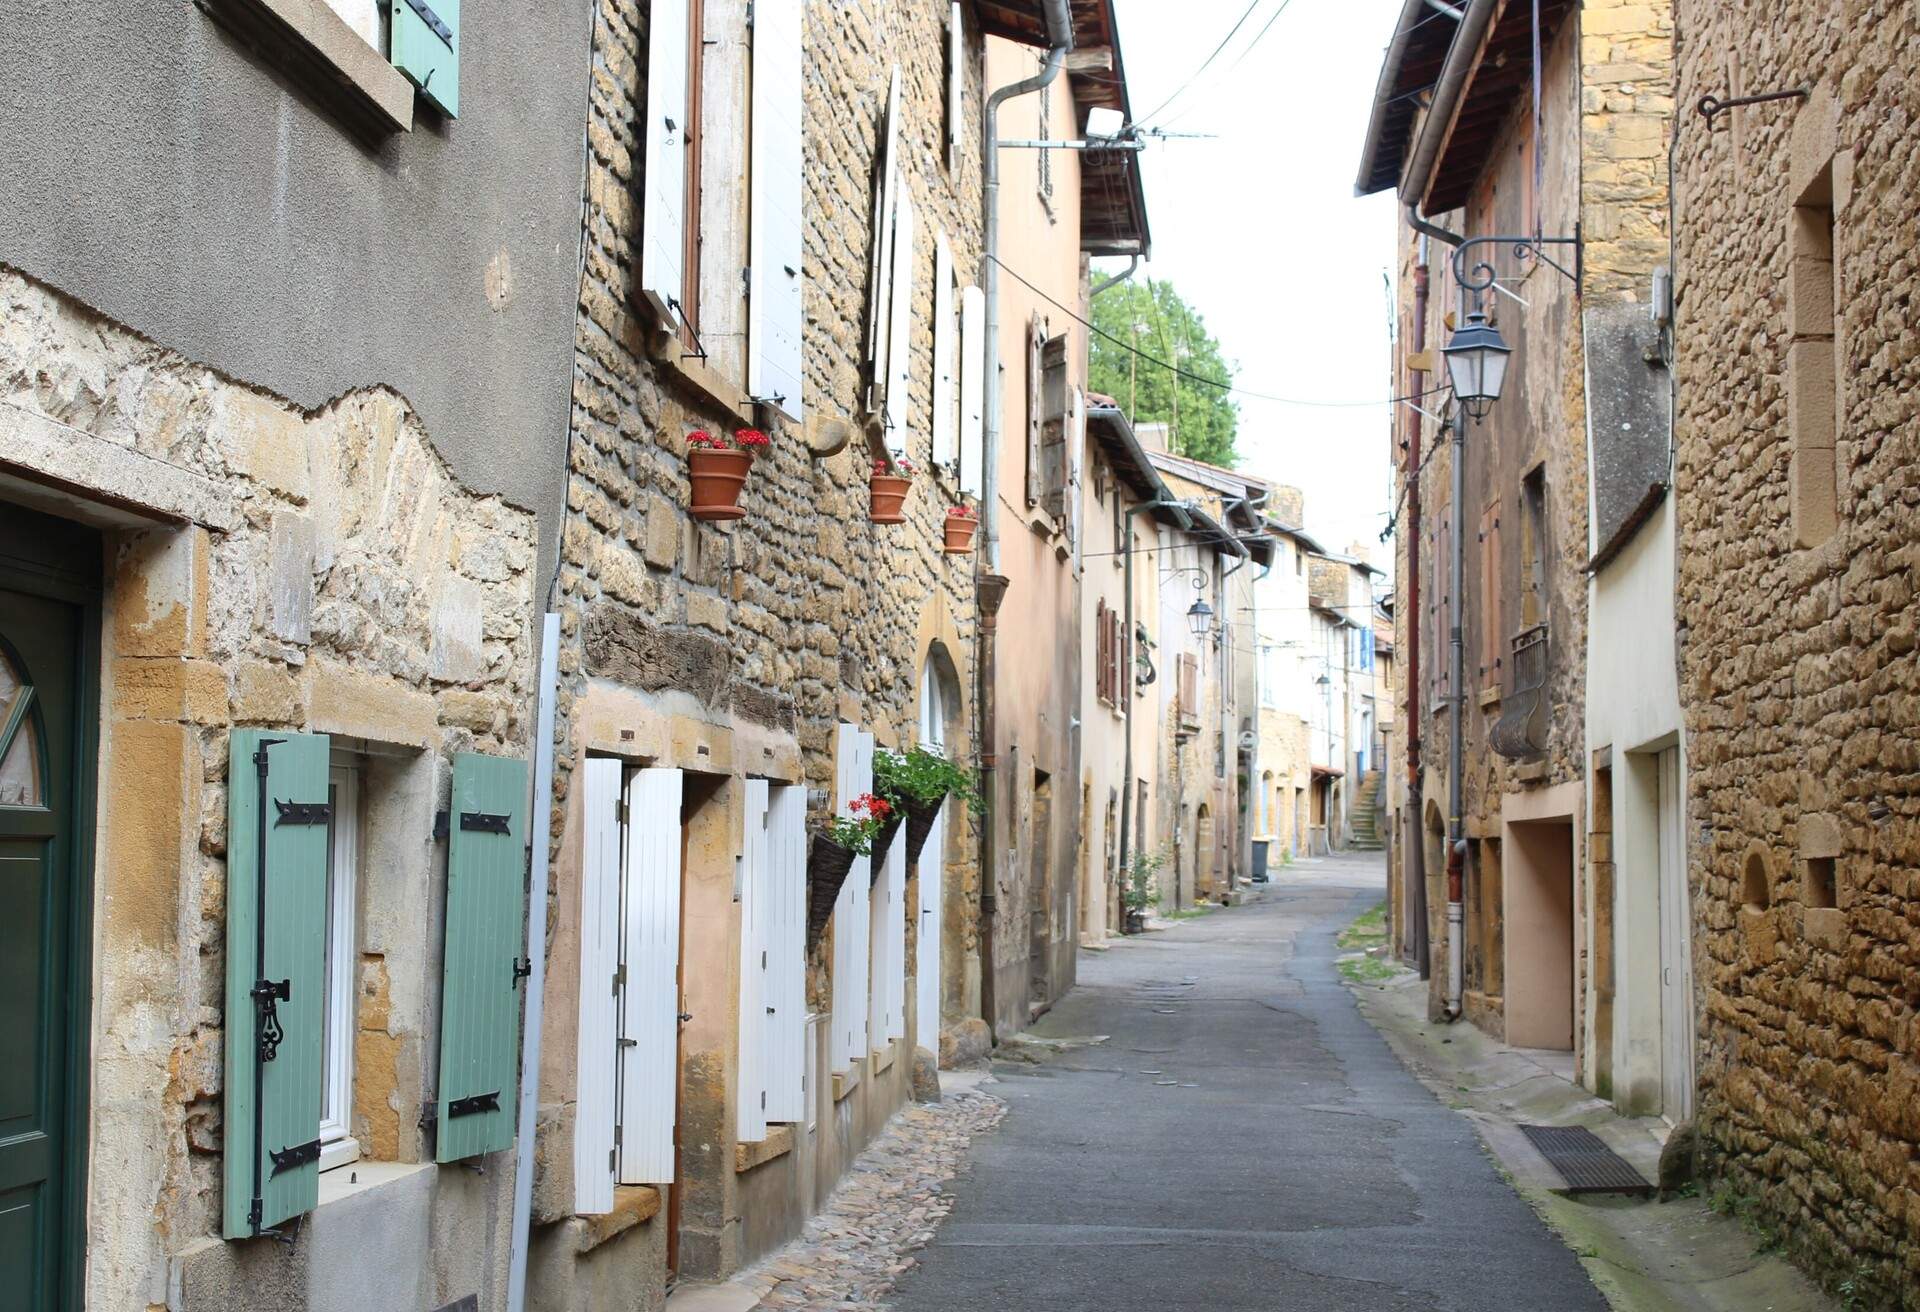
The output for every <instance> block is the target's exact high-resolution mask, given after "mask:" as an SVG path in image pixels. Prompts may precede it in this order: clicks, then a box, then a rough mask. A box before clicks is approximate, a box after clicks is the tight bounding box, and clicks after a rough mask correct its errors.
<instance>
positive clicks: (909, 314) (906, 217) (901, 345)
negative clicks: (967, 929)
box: [862, 193, 913, 791]
mask: <svg viewBox="0 0 1920 1312" xmlns="http://www.w3.org/2000/svg"><path fill="white" fill-rule="evenodd" d="M887 331H888V333H889V334H890V336H891V337H892V339H893V340H892V343H891V344H890V345H889V346H888V347H887V368H888V371H889V374H890V378H889V381H888V383H887V445H888V446H890V447H892V448H893V449H894V450H895V451H896V452H900V453H903V454H904V453H905V452H906V450H907V424H908V421H909V419H910V418H911V416H910V414H909V413H908V404H909V402H910V400H911V399H912V396H913V202H912V201H911V200H909V199H908V198H907V196H906V195H905V194H904V193H902V194H901V196H900V197H899V198H898V200H897V201H896V202H895V206H894V211H893V309H892V310H890V311H889V312H888V315H887ZM862 791H865V790H864V789H863V790H862Z"/></svg>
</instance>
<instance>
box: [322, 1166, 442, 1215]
mask: <svg viewBox="0 0 1920 1312" xmlns="http://www.w3.org/2000/svg"><path fill="white" fill-rule="evenodd" d="M434 1169H435V1167H434V1164H433V1163H432V1162H369V1161H358V1162H351V1163H347V1164H345V1165H341V1166H337V1167H335V1168H334V1169H333V1170H331V1171H322V1172H321V1173H320V1200H319V1202H317V1203H316V1204H315V1205H314V1206H315V1207H316V1208H321V1207H325V1206H327V1205H328V1204H329V1203H338V1202H342V1201H344V1200H346V1199H348V1198H357V1197H359V1196H360V1195H361V1194H364V1193H369V1192H371V1191H373V1190H375V1189H380V1188H383V1187H385V1186H386V1185H390V1184H393V1183H395V1182H396V1181H399V1180H404V1179H406V1178H407V1177H408V1176H413V1175H418V1174H420V1172H422V1171H431V1170H434Z"/></svg>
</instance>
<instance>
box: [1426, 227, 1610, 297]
mask: <svg viewBox="0 0 1920 1312" xmlns="http://www.w3.org/2000/svg"><path fill="white" fill-rule="evenodd" d="M1476 246H1511V247H1512V248H1513V255H1514V258H1515V259H1519V260H1538V261H1540V262H1541V263H1542V264H1544V265H1546V266H1547V267H1548V268H1550V269H1552V270H1553V271H1554V272H1556V273H1558V274H1560V275H1561V276H1562V277H1564V278H1566V279H1567V280H1569V281H1570V282H1572V283H1573V286H1574V291H1575V294H1578V292H1579V290H1580V278H1581V274H1582V273H1583V272H1584V271H1585V270H1584V268H1583V266H1582V254H1583V252H1584V251H1585V249H1586V248H1585V246H1584V245H1583V244H1582V243H1581V240H1580V225H1579V224H1577V223H1576V224H1574V225H1573V235H1572V236H1571V237H1529V236H1526V235H1524V234H1523V235H1520V236H1509V237H1469V238H1467V239H1466V240H1465V241H1463V242H1461V243H1460V244H1459V245H1458V246H1456V247H1454V251H1453V280H1454V281H1455V282H1456V283H1458V284H1460V286H1461V288H1462V289H1463V290H1466V291H1470V292H1484V291H1487V290H1489V289H1490V288H1492V286H1493V285H1494V283H1495V282H1496V281H1498V279H1499V273H1498V271H1497V270H1496V269H1495V268H1494V267H1493V265H1492V264H1490V263H1488V262H1487V261H1486V260H1475V261H1473V262H1472V263H1471V264H1469V263H1468V257H1467V253H1468V252H1469V251H1471V250H1472V249H1473V248H1474V247H1476ZM1547 246H1571V247H1573V267H1572V268H1571V269H1569V268H1568V267H1567V266H1566V265H1564V264H1561V263H1560V262H1559V261H1558V260H1556V259H1554V258H1553V257H1552V256H1550V255H1548V254H1547V253H1546V251H1545V250H1544V249H1543V248H1544V247H1547Z"/></svg>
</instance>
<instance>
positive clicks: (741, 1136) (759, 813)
mask: <svg viewBox="0 0 1920 1312" xmlns="http://www.w3.org/2000/svg"><path fill="white" fill-rule="evenodd" d="M741 803H742V805H741V815H740V858H739V859H740V878H739V887H740V1056H739V1062H738V1070H739V1083H738V1092H737V1095H736V1096H737V1105H736V1107H735V1113H734V1122H735V1137H736V1138H737V1139H738V1140H739V1141H740V1142H742V1143H758V1142H759V1141H760V1140H762V1139H764V1138H766V1137H767V1065H768V1063H767V1033H768V1029H769V1026H768V1024H767V1021H768V1015H767V1013H768V1011H769V1010H770V1005H769V993H770V990H769V988H768V980H767V966H768V960H767V958H768V935H767V928H768V926H767V919H768V917H769V916H770V915H771V914H772V913H773V909H774V908H773V899H772V897H771V896H770V895H769V894H770V892H771V890H770V889H769V887H768V881H767V873H768V870H767V781H766V780H765V779H748V780H746V781H745V786H744V787H743V788H742V790H741Z"/></svg>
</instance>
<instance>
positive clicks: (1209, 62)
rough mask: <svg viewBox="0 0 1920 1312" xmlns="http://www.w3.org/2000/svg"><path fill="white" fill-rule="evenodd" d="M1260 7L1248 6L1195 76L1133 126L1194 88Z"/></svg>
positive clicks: (1146, 119)
mask: <svg viewBox="0 0 1920 1312" xmlns="http://www.w3.org/2000/svg"><path fill="white" fill-rule="evenodd" d="M1259 7H1260V0H1253V3H1252V4H1250V5H1248V6H1247V8H1246V12H1245V13H1243V14H1241V15H1240V17H1239V18H1237V19H1236V20H1234V24H1233V26H1232V27H1230V28H1228V29H1227V34H1226V35H1225V36H1223V37H1221V38H1220V44H1219V45H1217V46H1215V47H1214V48H1213V53H1212V54H1210V55H1208V56H1207V58H1206V61H1205V62H1204V63H1202V64H1201V65H1200V67H1198V68H1196V69H1194V70H1193V75H1192V76H1191V77H1189V78H1188V79H1187V80H1186V81H1185V82H1182V83H1181V84H1180V85H1179V86H1178V87H1175V88H1174V92H1173V94H1172V95H1170V96H1168V97H1167V98H1166V99H1165V100H1163V101H1161V102H1160V103H1159V105H1157V106H1155V107H1154V108H1153V109H1152V110H1150V111H1149V112H1147V113H1145V114H1142V115H1141V116H1140V117H1139V118H1137V119H1135V120H1134V121H1133V125H1134V126H1135V127H1139V126H1140V125H1141V124H1143V123H1148V122H1151V121H1152V120H1153V118H1154V116H1155V115H1157V114H1159V113H1161V112H1162V111H1163V110H1165V109H1166V107H1167V106H1168V105H1171V104H1172V103H1173V102H1174V101H1176V100H1178V99H1180V97H1181V96H1183V95H1185V94H1186V91H1187V88H1188V87H1190V86H1192V85H1193V84H1194V83H1195V82H1197V81H1199V80H1200V75H1201V74H1202V73H1204V72H1206V71H1207V69H1208V68H1210V67H1212V65H1213V61H1214V60H1216V59H1218V58H1220V52H1221V51H1222V50H1225V49H1226V48H1227V43H1228V42H1229V41H1231V40H1233V37H1234V33H1236V32H1238V31H1239V30H1240V29H1241V28H1242V27H1244V26H1246V22H1247V20H1248V19H1249V18H1251V17H1253V11H1254V10H1256V9H1258V8H1259ZM1280 7H1281V8H1282V9H1284V8H1286V4H1285V2H1284V0H1282V4H1281V6H1280Z"/></svg>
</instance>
